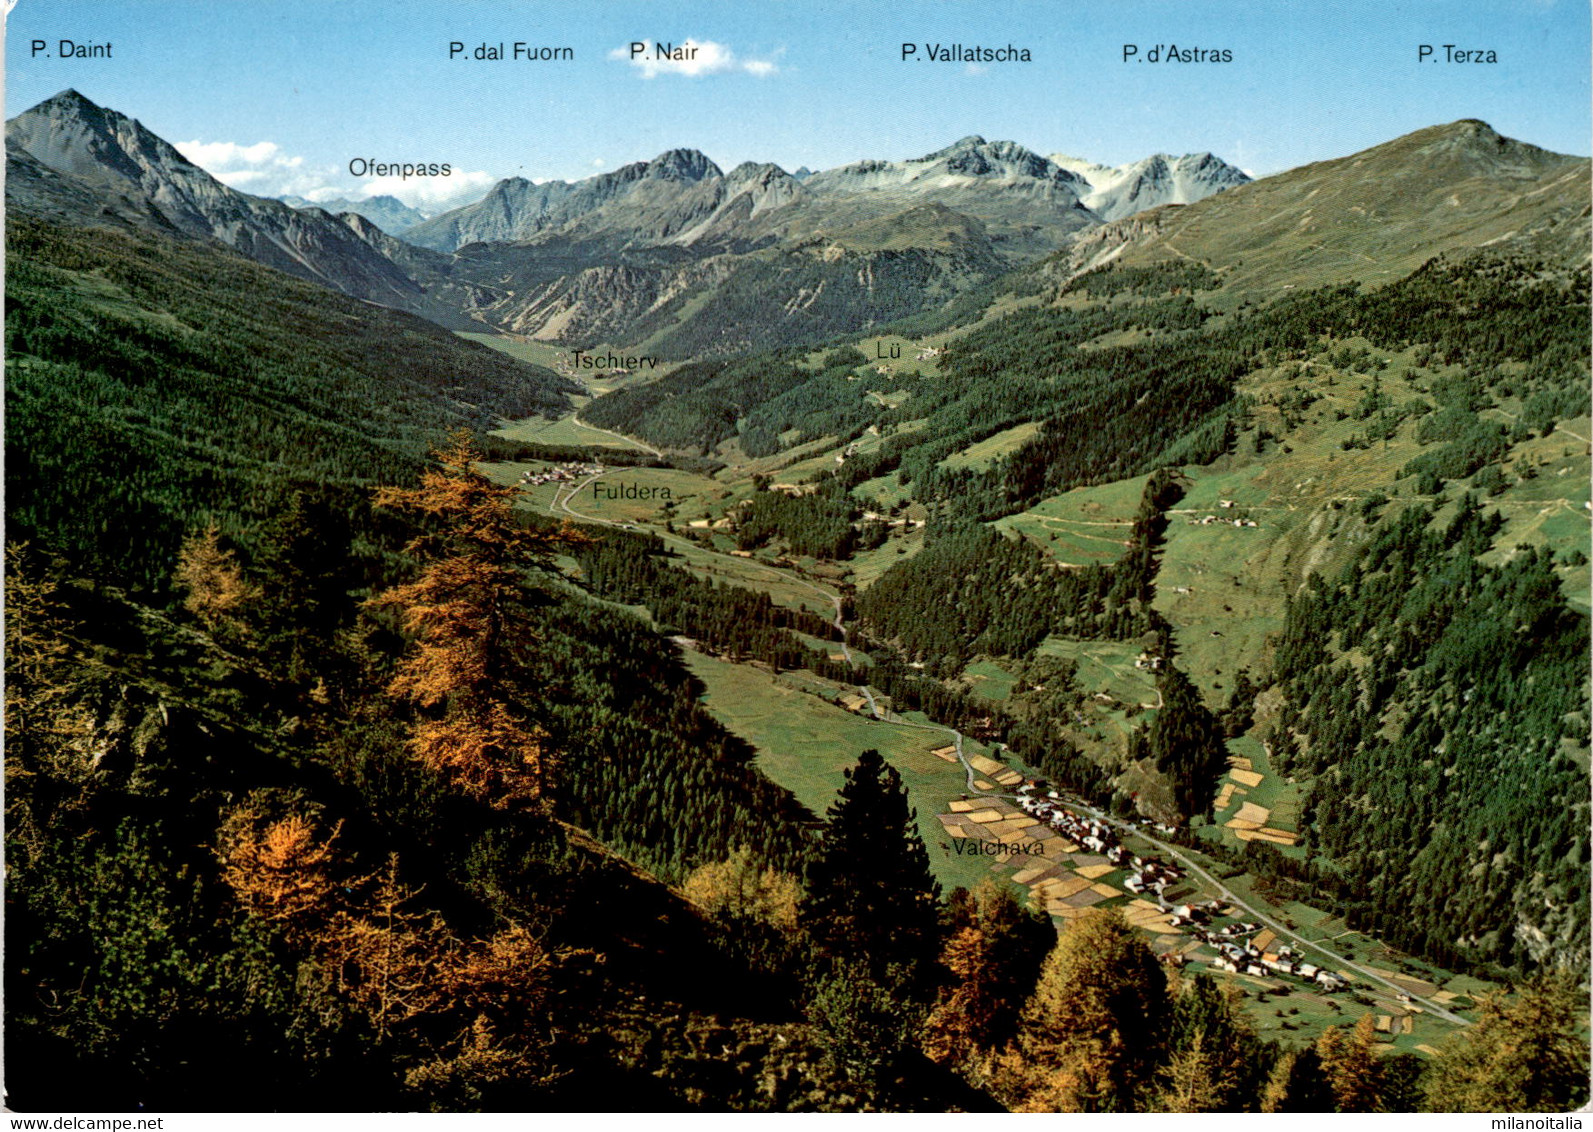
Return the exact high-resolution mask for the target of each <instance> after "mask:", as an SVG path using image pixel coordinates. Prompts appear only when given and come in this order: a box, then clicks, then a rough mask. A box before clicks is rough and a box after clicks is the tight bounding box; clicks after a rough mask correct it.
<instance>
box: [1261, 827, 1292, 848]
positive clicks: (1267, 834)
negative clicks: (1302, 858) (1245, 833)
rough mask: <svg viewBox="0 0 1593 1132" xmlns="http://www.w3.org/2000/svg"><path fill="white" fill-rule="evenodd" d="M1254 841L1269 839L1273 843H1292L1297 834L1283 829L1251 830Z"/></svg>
mask: <svg viewBox="0 0 1593 1132" xmlns="http://www.w3.org/2000/svg"><path fill="white" fill-rule="evenodd" d="M1253 832H1254V834H1255V840H1256V841H1270V842H1271V843H1272V844H1274V845H1293V844H1294V843H1295V842H1296V841H1298V840H1299V836H1298V835H1297V834H1293V833H1290V832H1289V831H1288V830H1284V829H1265V828H1263V829H1257V830H1254V831H1253Z"/></svg>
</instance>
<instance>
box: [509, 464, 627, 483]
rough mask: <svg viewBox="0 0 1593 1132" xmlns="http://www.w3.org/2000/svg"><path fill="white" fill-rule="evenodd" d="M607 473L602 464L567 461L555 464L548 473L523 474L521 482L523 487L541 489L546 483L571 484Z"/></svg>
mask: <svg viewBox="0 0 1593 1132" xmlns="http://www.w3.org/2000/svg"><path fill="white" fill-rule="evenodd" d="M605 471H607V469H606V468H604V467H603V465H602V464H594V463H590V462H585V461H580V460H566V461H565V462H564V463H562V464H555V465H554V466H553V467H551V468H548V469H547V470H546V471H541V472H522V473H521V474H520V481H519V482H520V486H521V487H540V486H541V485H542V484H545V483H571V482H573V481H575V480H578V479H581V478H582V477H584V476H596V475H602V474H603V472H605Z"/></svg>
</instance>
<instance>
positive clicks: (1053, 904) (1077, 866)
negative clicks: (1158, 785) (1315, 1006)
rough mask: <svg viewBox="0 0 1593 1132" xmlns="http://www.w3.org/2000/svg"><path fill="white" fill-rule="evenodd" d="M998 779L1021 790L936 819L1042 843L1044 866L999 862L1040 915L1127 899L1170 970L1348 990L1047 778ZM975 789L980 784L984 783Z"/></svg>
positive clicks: (968, 833) (1063, 914) (983, 834)
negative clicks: (1087, 812) (1068, 802)
mask: <svg viewBox="0 0 1593 1132" xmlns="http://www.w3.org/2000/svg"><path fill="white" fill-rule="evenodd" d="M992 761H993V760H992ZM995 765H997V766H999V764H995ZM1001 777H1004V778H1006V779H1007V781H1006V782H1004V783H1002V785H1005V786H1007V787H1008V788H1012V787H1014V786H1015V787H1016V791H1015V794H1013V795H1008V796H1005V797H1000V796H996V797H991V796H986V797H973V798H966V799H963V800H961V801H954V802H952V803H950V806H949V810H950V812H949V813H946V814H941V815H939V817H940V821H941V824H942V826H943V827H944V828H945V829H946V832H947V833H948V834H949V835H950V836H951V837H953V838H975V839H979V840H983V841H995V842H999V843H1004V844H1021V843H1023V842H1028V841H1038V842H1040V843H1041V844H1042V845H1043V846H1044V848H1043V849H1042V850H1041V851H1040V853H1039V854H1038V856H1039V857H1040V859H1039V860H1035V856H1036V854H1034V852H1033V851H1032V850H1031V851H1027V852H1025V853H1023V854H1019V855H1011V854H1009V855H1005V857H1004V859H1003V860H1001V861H998V862H997V863H996V865H995V866H994V867H996V868H1010V867H1013V866H1014V865H1017V866H1018V871H1017V872H1016V873H1015V875H1013V877H1012V878H1011V879H1012V881H1013V882H1014V883H1016V884H1019V885H1023V886H1025V887H1027V888H1028V889H1029V893H1030V902H1031V904H1033V906H1034V907H1036V908H1037V909H1040V910H1043V911H1045V912H1047V913H1049V914H1051V915H1052V916H1055V917H1057V918H1059V919H1062V920H1070V919H1074V918H1077V917H1078V916H1080V915H1083V914H1084V913H1085V911H1086V910H1087V909H1089V908H1092V907H1094V906H1096V905H1098V904H1102V903H1105V902H1106V901H1109V900H1113V899H1121V898H1122V897H1125V896H1126V897H1128V898H1129V899H1128V902H1127V903H1126V904H1125V905H1123V906H1122V909H1121V910H1122V912H1123V915H1124V917H1125V918H1126V919H1127V920H1128V922H1129V923H1130V924H1131V925H1133V926H1134V927H1136V928H1139V929H1141V930H1143V931H1146V932H1148V933H1149V934H1150V935H1151V936H1152V943H1151V946H1152V950H1153V951H1155V952H1156V953H1157V954H1158V956H1160V957H1161V959H1162V960H1163V962H1165V963H1167V964H1168V965H1170V966H1174V967H1183V966H1186V965H1187V964H1189V963H1194V962H1200V963H1204V964H1205V965H1207V966H1209V967H1210V968H1212V969H1213V970H1216V971H1224V972H1228V973H1231V974H1236V975H1246V976H1250V977H1254V978H1286V979H1290V980H1298V982H1300V983H1303V984H1306V985H1309V986H1310V987H1312V988H1313V989H1314V990H1316V991H1317V992H1318V993H1321V994H1336V993H1338V992H1340V991H1343V990H1345V989H1346V988H1347V987H1348V986H1349V980H1348V979H1347V978H1346V977H1345V976H1344V975H1343V974H1341V973H1339V972H1336V971H1329V970H1327V969H1325V968H1323V967H1321V966H1319V965H1317V964H1314V963H1311V962H1308V961H1307V959H1306V957H1305V956H1304V955H1302V954H1300V953H1299V952H1298V951H1297V950H1296V949H1295V948H1294V947H1292V946H1290V945H1288V944H1278V937H1277V935H1276V933H1275V932H1273V931H1271V930H1270V929H1264V928H1263V927H1262V925H1260V924H1257V923H1253V922H1250V921H1245V920H1239V919H1237V918H1236V915H1235V912H1236V910H1235V909H1233V908H1232V907H1230V906H1229V905H1227V904H1225V903H1224V902H1223V901H1221V900H1217V899H1207V900H1200V901H1197V900H1195V899H1193V896H1192V894H1191V893H1190V891H1189V890H1190V889H1191V888H1192V886H1189V885H1186V884H1185V883H1184V882H1185V881H1186V873H1187V870H1186V869H1185V867H1184V866H1183V865H1182V864H1180V863H1178V862H1176V861H1167V860H1163V859H1161V858H1159V857H1156V856H1151V855H1148V854H1139V853H1135V852H1133V851H1132V850H1131V849H1130V848H1129V847H1128V846H1126V845H1125V844H1124V843H1123V839H1122V837H1121V836H1120V835H1119V833H1118V831H1117V830H1116V829H1115V828H1114V827H1113V825H1112V824H1111V823H1109V822H1107V821H1104V820H1102V819H1100V818H1096V817H1088V816H1084V815H1082V814H1079V813H1076V812H1074V811H1073V810H1071V809H1069V808H1067V807H1066V806H1065V805H1063V804H1062V801H1061V795H1060V794H1059V793H1058V792H1057V791H1055V790H1052V789H1050V788H1049V787H1048V786H1047V785H1046V784H1045V783H1043V782H1038V781H1034V780H1023V779H1022V778H1021V776H1017V775H1016V774H1015V772H1012V771H1010V770H1008V771H1007V772H1006V773H1005V774H1004V775H1002V776H1001ZM986 785H991V786H993V784H986ZM975 786H976V787H979V788H983V787H982V786H981V785H980V783H975ZM1143 824H1145V825H1147V826H1149V827H1151V828H1153V829H1156V830H1157V831H1159V832H1161V833H1172V832H1173V831H1172V830H1171V829H1169V828H1168V827H1166V826H1163V825H1159V824H1157V823H1154V822H1150V821H1148V820H1147V821H1145V822H1144V823H1143ZM1179 889H1184V890H1185V897H1184V898H1182V899H1179V898H1176V896H1175V897H1173V898H1170V897H1169V892H1170V891H1174V892H1176V891H1177V890H1179ZM1275 945H1276V946H1275Z"/></svg>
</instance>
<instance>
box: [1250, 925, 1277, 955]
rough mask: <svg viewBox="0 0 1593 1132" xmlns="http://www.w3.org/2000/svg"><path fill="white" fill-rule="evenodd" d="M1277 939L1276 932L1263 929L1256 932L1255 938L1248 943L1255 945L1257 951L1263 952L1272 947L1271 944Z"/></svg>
mask: <svg viewBox="0 0 1593 1132" xmlns="http://www.w3.org/2000/svg"><path fill="white" fill-rule="evenodd" d="M1277 938H1278V933H1277V932H1275V931H1273V930H1272V929H1271V928H1264V929H1263V930H1261V931H1259V932H1257V933H1256V936H1255V938H1254V939H1252V940H1251V941H1250V942H1251V943H1253V944H1255V945H1256V950H1257V951H1265V950H1266V949H1267V948H1269V947H1271V946H1272V944H1273V942H1274V941H1275V940H1276V939H1277Z"/></svg>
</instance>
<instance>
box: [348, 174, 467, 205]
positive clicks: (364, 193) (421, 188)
mask: <svg viewBox="0 0 1593 1132" xmlns="http://www.w3.org/2000/svg"><path fill="white" fill-rule="evenodd" d="M497 183H498V178H496V177H494V176H493V175H492V174H491V173H483V172H474V173H467V172H465V171H464V170H462V169H455V170H454V171H453V173H451V174H450V175H449V176H447V177H410V178H408V179H407V180H405V179H402V178H399V177H369V178H367V179H366V180H364V181H362V182H360V187H359V188H358V189H357V190H355V191H354V192H353V193H350V194H349V195H350V196H352V197H353V198H354V199H355V200H365V199H366V198H367V197H379V196H389V197H397V198H398V199H399V200H401V201H403V202H404V203H405V204H407V205H409V207H410V208H418V209H420V210H421V211H422V212H437V211H442V210H445V209H448V208H453V207H455V206H456V205H458V204H463V203H466V202H468V201H473V200H479V199H481V197H483V196H485V195H486V192H487V190H488V189H490V188H492V186H493V185H496V184H497Z"/></svg>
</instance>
